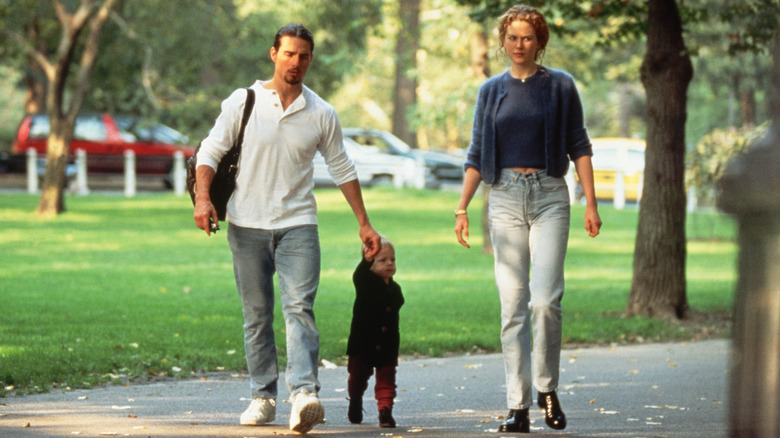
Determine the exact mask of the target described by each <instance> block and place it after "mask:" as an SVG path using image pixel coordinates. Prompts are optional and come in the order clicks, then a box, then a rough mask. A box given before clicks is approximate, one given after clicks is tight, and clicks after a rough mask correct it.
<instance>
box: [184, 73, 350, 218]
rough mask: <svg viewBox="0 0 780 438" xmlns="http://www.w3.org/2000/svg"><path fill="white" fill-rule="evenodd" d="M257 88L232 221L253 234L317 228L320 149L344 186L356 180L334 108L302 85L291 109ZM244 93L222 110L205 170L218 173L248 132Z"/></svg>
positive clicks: (207, 146)
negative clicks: (243, 124) (316, 185)
mask: <svg viewBox="0 0 780 438" xmlns="http://www.w3.org/2000/svg"><path fill="white" fill-rule="evenodd" d="M263 83H264V82H263V81H256V82H255V83H254V84H253V85H252V87H251V88H252V89H253V90H254V91H255V106H254V109H253V111H252V114H251V116H250V118H249V120H248V122H247V125H246V129H245V131H244V143H243V146H242V149H241V157H240V159H239V171H238V176H237V177H236V190H235V191H234V192H233V196H232V197H231V198H230V201H228V204H227V220H228V222H230V223H231V224H234V225H238V226H240V227H247V228H260V229H280V228H287V227H292V226H299V225H316V224H317V204H316V200H315V199H314V191H313V190H312V189H313V187H314V182H313V180H312V175H313V173H314V166H313V164H312V161H313V160H314V155H315V153H316V152H317V151H319V152H320V153H321V154H322V156H323V158H324V159H325V162H326V163H327V164H328V172H329V173H330V175H331V177H332V178H333V181H334V182H335V183H336V184H337V185H341V184H343V183H346V182H349V181H351V180H354V179H357V173H356V172H355V166H354V164H353V163H352V160H350V158H349V156H348V155H347V153H346V150H345V148H344V141H343V138H342V134H341V125H340V123H339V120H338V115H337V114H336V111H335V110H334V109H333V107H332V106H331V105H330V104H329V103H327V102H326V101H325V100H323V99H322V98H321V97H319V96H318V95H317V94H315V93H314V92H313V91H311V90H310V89H309V88H307V87H306V86H303V91H302V92H301V94H300V95H299V96H298V98H297V99H296V100H295V101H294V102H293V103H292V104H291V105H290V106H289V107H288V108H287V109H286V110H283V109H282V102H281V100H280V98H279V95H278V93H277V92H276V90H272V89H271V90H269V89H266V88H264V87H263ZM245 101H246V91H245V89H238V90H236V91H234V92H233V93H232V94H231V95H230V96H229V97H228V98H227V99H225V100H224V101H223V102H222V112H221V113H220V115H219V117H218V118H217V120H216V122H215V123H214V127H213V128H212V129H211V131H210V132H209V135H208V136H207V137H206V138H205V139H204V140H203V141H202V142H201V147H200V151H199V152H198V166H202V165H206V166H210V167H211V168H213V169H216V168H217V164H218V163H219V161H220V159H221V158H222V157H223V156H224V155H225V153H227V151H228V150H229V149H230V147H231V146H232V145H233V141H234V139H235V138H236V137H237V136H238V131H239V128H240V127H241V116H242V114H243V111H244V103H245Z"/></svg>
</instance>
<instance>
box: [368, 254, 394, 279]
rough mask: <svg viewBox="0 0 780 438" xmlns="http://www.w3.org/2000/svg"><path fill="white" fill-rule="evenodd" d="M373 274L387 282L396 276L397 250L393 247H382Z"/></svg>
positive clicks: (375, 258) (375, 260) (372, 266)
mask: <svg viewBox="0 0 780 438" xmlns="http://www.w3.org/2000/svg"><path fill="white" fill-rule="evenodd" d="M371 272H373V273H374V274H376V275H378V276H379V277H380V278H382V280H384V281H385V282H387V281H390V278H391V277H392V276H393V275H394V274H395V249H394V248H393V247H392V245H382V249H380V250H379V254H377V255H376V257H374V264H372V265H371Z"/></svg>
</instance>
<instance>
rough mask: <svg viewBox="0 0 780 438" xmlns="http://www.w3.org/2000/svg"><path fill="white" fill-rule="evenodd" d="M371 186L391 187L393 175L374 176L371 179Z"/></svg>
mask: <svg viewBox="0 0 780 438" xmlns="http://www.w3.org/2000/svg"><path fill="white" fill-rule="evenodd" d="M370 185H372V186H391V185H393V175H374V177H373V178H371V182H370Z"/></svg>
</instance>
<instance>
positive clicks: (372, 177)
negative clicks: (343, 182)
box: [314, 137, 425, 187]
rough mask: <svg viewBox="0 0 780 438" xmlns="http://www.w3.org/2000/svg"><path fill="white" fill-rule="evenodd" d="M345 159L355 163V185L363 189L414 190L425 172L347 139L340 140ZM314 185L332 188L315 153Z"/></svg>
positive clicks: (410, 161)
mask: <svg viewBox="0 0 780 438" xmlns="http://www.w3.org/2000/svg"><path fill="white" fill-rule="evenodd" d="M344 147H345V148H346V150H347V155H349V158H351V159H352V162H353V163H355V170H356V171H357V174H358V181H360V184H361V185H363V186H372V185H378V184H387V185H390V184H392V185H395V186H396V187H404V186H410V187H417V186H419V184H418V181H419V180H422V181H424V180H425V179H424V178H425V168H424V167H423V166H420V165H418V163H417V162H416V161H415V160H414V159H411V158H408V157H401V156H397V155H390V154H385V153H382V152H379V150H378V149H376V148H372V147H367V146H361V145H359V144H357V143H355V142H354V141H353V140H351V139H349V138H346V137H345V138H344ZM314 185H315V186H333V185H334V183H333V179H332V178H331V177H330V174H329V173H328V165H327V164H325V159H324V158H322V155H320V153H319V152H317V154H316V155H315V156H314Z"/></svg>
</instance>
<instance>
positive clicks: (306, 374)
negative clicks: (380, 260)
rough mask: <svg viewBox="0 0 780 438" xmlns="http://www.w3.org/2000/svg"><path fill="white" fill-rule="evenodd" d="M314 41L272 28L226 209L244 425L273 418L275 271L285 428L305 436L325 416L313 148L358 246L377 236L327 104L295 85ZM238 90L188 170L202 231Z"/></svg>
mask: <svg viewBox="0 0 780 438" xmlns="http://www.w3.org/2000/svg"><path fill="white" fill-rule="evenodd" d="M313 53H314V39H313V37H312V34H311V33H310V32H309V31H308V30H307V29H306V28H305V27H303V26H302V25H300V24H290V25H287V26H285V27H283V28H281V29H280V30H279V32H277V34H276V38H275V40H274V45H273V47H272V48H271V50H270V54H271V61H273V63H274V64H275V66H274V75H273V78H272V79H271V80H269V81H256V82H255V83H254V84H253V85H252V87H251V88H252V89H253V90H254V91H255V94H256V104H255V107H254V110H253V111H252V113H251V116H250V118H249V121H248V123H247V125H246V130H245V136H244V145H243V148H242V150H241V157H240V161H239V172H238V176H237V178H236V189H235V192H234V193H233V196H232V198H231V199H230V201H229V202H228V205H227V214H228V222H229V223H230V226H229V228H228V232H227V233H228V235H227V238H228V243H229V244H230V249H231V252H232V254H233V268H234V273H235V277H236V285H237V288H238V292H239V295H240V296H241V301H242V304H243V314H244V346H245V348H246V360H247V366H248V370H249V375H250V389H251V393H252V401H251V403H250V405H249V407H248V408H247V409H246V411H244V413H242V414H241V417H240V423H241V424H242V425H263V424H266V423H269V422H271V421H273V420H274V418H275V416H276V396H277V380H278V368H277V366H278V365H277V357H276V344H275V341H274V333H273V308H274V285H273V275H274V273H278V277H279V289H280V295H281V300H282V311H283V314H284V319H285V324H286V329H287V370H286V381H287V386H288V388H289V391H290V402H291V404H292V411H291V413H290V429H292V430H293V431H296V432H299V433H306V432H308V431H309V430H311V429H312V428H313V427H314V426H315V425H316V424H318V423H320V422H321V421H322V420H323V418H324V415H325V412H324V409H323V407H322V404H321V403H320V401H319V399H318V397H317V393H318V391H319V389H320V384H319V381H318V379H317V361H318V355H319V333H318V331H317V328H316V326H315V323H314V313H313V310H312V308H313V305H314V297H315V295H316V292H317V286H318V284H319V277H320V246H319V235H318V230H317V208H316V203H315V200H314V193H313V191H312V187H313V183H312V174H313V171H314V170H313V164H312V160H313V159H314V154H315V152H317V151H319V152H320V153H321V154H322V156H323V157H324V158H325V161H326V162H327V163H328V170H329V172H330V174H331V176H332V177H333V179H334V181H335V182H336V184H337V185H338V187H339V188H340V189H341V191H342V193H343V194H344V197H345V198H346V200H347V202H348V203H349V205H350V207H351V208H352V210H353V212H354V214H355V217H356V218H357V220H358V224H359V226H360V230H359V235H360V239H361V241H362V242H363V243H364V244H366V246H367V247H368V248H369V249H370V251H371V254H372V256H373V255H375V254H376V253H377V252H379V248H380V243H379V235H378V234H377V232H376V231H375V230H374V228H373V227H372V226H371V224H370V222H369V220H368V215H367V213H366V209H365V206H364V204H363V197H362V194H361V189H360V184H359V183H358V180H357V174H356V172H355V168H354V165H353V164H352V161H351V160H350V159H349V157H348V156H347V154H346V152H345V149H344V144H343V139H342V135H341V126H340V124H339V121H338V117H337V115H336V112H335V111H334V109H333V107H332V106H331V105H330V104H328V103H327V102H325V101H324V100H323V99H322V98H320V97H319V96H317V95H316V94H315V93H314V92H312V91H311V90H309V89H308V88H307V87H305V86H304V85H303V78H304V76H305V75H306V70H307V69H308V68H309V66H310V65H311V62H312V58H313ZM245 98H246V91H245V90H243V89H240V90H236V91H234V92H233V93H232V94H231V95H230V97H228V98H227V99H226V100H225V101H224V102H223V103H222V112H221V114H220V115H219V117H218V118H217V120H216V122H215V124H214V128H213V129H212V130H211V132H210V133H209V135H208V137H207V138H206V139H204V140H203V142H202V144H201V149H200V152H199V154H198V168H197V170H196V178H197V193H196V197H195V213H194V219H195V224H196V225H197V226H198V228H200V229H203V230H205V231H206V234H210V231H211V228H210V224H209V221H210V220H212V221H214V223H217V212H216V210H215V208H214V206H213V205H212V203H211V200H210V198H209V187H210V185H211V181H212V179H213V177H214V173H215V169H216V167H217V163H219V160H220V158H221V157H222V156H223V155H224V154H225V152H226V151H227V150H228V149H229V148H230V146H231V145H232V144H233V140H234V139H235V138H236V137H237V133H238V130H239V128H240V121H241V115H242V112H243V107H244V101H245Z"/></svg>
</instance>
